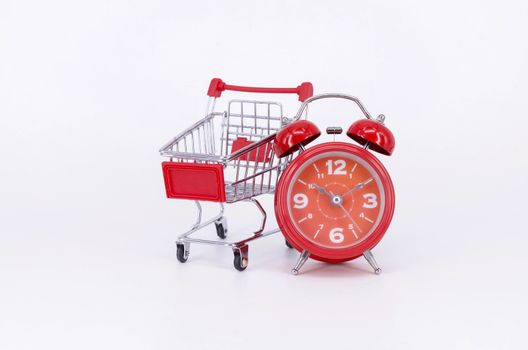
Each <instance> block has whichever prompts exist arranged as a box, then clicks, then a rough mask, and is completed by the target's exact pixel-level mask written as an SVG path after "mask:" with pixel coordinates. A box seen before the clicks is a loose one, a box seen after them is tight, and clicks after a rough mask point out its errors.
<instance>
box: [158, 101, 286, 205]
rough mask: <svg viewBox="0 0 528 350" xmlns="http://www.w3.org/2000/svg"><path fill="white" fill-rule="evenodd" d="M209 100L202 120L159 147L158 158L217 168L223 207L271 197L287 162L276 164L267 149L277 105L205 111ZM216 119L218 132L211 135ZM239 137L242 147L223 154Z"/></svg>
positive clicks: (243, 104) (278, 118)
mask: <svg viewBox="0 0 528 350" xmlns="http://www.w3.org/2000/svg"><path fill="white" fill-rule="evenodd" d="M215 100H216V99H212V101H210V102H209V106H210V107H208V114H207V115H206V116H205V117H204V118H203V119H202V120H200V121H198V122H197V123H195V124H193V125H192V126H191V127H189V128H188V129H186V130H184V131H183V132H182V133H180V134H179V135H177V136H176V137H174V138H173V139H171V140H170V141H169V142H167V143H166V144H165V145H163V146H162V147H161V149H160V154H161V155H162V156H164V157H169V158H170V160H171V161H176V162H192V163H202V164H222V165H223V166H224V178H225V193H226V203H234V202H237V201H241V200H245V199H248V198H252V197H254V196H258V195H261V194H266V193H273V192H274V190H275V186H276V184H277V182H278V179H279V176H280V172H281V171H282V170H283V169H284V168H285V167H286V165H287V164H288V163H289V162H290V161H291V159H292V156H289V157H286V158H282V159H280V158H278V157H276V156H275V152H274V150H273V142H274V140H275V134H276V132H277V131H278V130H280V128H281V127H282V125H283V118H282V105H281V104H279V103H275V102H266V101H253V100H251V101H250V100H232V101H230V102H229V105H228V110H227V111H226V112H215V111H213V110H211V109H212V108H213V109H214V106H215ZM218 118H221V122H220V127H221V130H220V133H218V132H215V120H218ZM217 124H218V123H217ZM218 136H219V138H218V139H217V138H216V137H218ZM241 138H243V139H245V142H247V143H248V145H247V146H245V147H242V148H241V149H239V150H236V151H235V152H233V153H229V150H230V148H232V147H233V143H234V142H235V140H237V139H241ZM217 141H219V143H218V144H217Z"/></svg>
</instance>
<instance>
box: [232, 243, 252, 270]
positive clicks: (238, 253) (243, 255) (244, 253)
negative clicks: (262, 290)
mask: <svg viewBox="0 0 528 350" xmlns="http://www.w3.org/2000/svg"><path fill="white" fill-rule="evenodd" d="M233 255H234V257H235V258H234V259H233V265H234V266H235V269H237V270H238V271H244V270H245V269H246V267H247V266H248V246H247V245H244V246H242V247H240V248H237V249H233Z"/></svg>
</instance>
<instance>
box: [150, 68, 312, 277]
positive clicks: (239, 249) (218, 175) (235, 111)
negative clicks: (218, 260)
mask: <svg viewBox="0 0 528 350" xmlns="http://www.w3.org/2000/svg"><path fill="white" fill-rule="evenodd" d="M225 90H232V91H239V92H251V93H282V94H297V95H298V97H299V101H305V100H306V99H307V98H309V97H311V96H312V94H313V87H312V84H311V83H302V84H301V85H299V86H297V87H295V88H255V87H245V86H235V85H228V84H225V83H224V82H223V81H222V80H221V79H218V78H215V79H213V80H211V83H210V85H209V90H208V92H207V95H208V96H209V101H208V105H207V112H206V116H205V117H204V118H203V119H202V120H200V121H198V122H197V123H196V124H194V125H192V126H191V127H190V128H188V129H187V130H185V131H183V132H182V133H181V134H179V135H178V136H176V137H175V138H173V139H172V140H170V141H169V142H168V143H167V144H165V145H164V146H163V147H162V148H161V149H160V154H161V155H162V156H164V157H168V158H169V160H168V161H166V162H163V163H162V169H163V177H164V181H165V189H166V193H167V197H168V198H179V199H188V200H194V201H195V203H196V206H197V208H198V219H197V221H196V223H195V224H194V225H193V226H192V227H191V229H190V230H189V231H187V232H185V233H183V234H182V235H180V236H179V237H178V239H177V241H176V256H177V258H178V260H179V261H180V262H182V263H183V262H185V261H187V258H188V257H189V248H190V244H191V243H201V244H211V245H219V246H225V247H230V248H231V249H232V250H233V253H234V262H233V263H234V266H235V268H236V269H237V270H239V271H242V270H244V269H245V268H246V267H247V265H248V243H249V242H250V241H252V240H255V239H257V238H261V237H265V236H268V235H271V234H274V233H276V232H279V229H278V228H277V229H272V230H268V231H264V228H265V224H266V211H265V210H264V208H263V207H262V205H261V204H260V203H259V201H258V200H257V199H255V197H257V196H259V195H262V194H267V193H273V192H274V190H275V186H276V184H277V181H278V179H279V176H280V173H281V171H282V170H284V168H285V167H286V166H287V164H288V163H289V162H290V161H291V159H292V157H293V155H290V156H287V157H284V158H278V157H276V155H275V152H274V150H273V142H274V140H275V133H276V132H277V131H279V130H280V128H281V127H282V126H284V125H285V124H287V123H288V122H289V120H288V119H287V118H284V117H283V114H282V105H281V104H280V103H277V102H266V101H255V100H240V99H237V100H231V101H229V103H228V105H227V110H226V111H216V110H215V105H216V100H217V98H219V97H220V96H221V94H222V92H223V91H225ZM200 201H211V202H218V203H219V204H220V213H219V214H218V215H216V216H215V217H213V218H211V219H209V220H202V206H201V204H200ZM238 201H249V202H252V203H253V204H254V205H255V206H256V207H257V208H258V210H259V211H260V213H261V214H262V221H261V225H260V227H259V229H258V230H257V231H255V232H254V233H253V234H252V235H251V236H249V237H247V238H245V239H243V240H241V241H238V242H227V241H225V240H224V239H225V238H226V234H227V221H226V218H225V216H224V205H223V203H234V202H238ZM211 224H214V225H215V226H216V232H217V235H218V237H219V238H220V239H222V240H206V239H199V238H192V237H191V235H192V234H193V233H195V232H197V231H199V230H200V229H202V228H204V227H206V226H208V225H211Z"/></svg>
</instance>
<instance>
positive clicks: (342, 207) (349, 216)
mask: <svg viewBox="0 0 528 350" xmlns="http://www.w3.org/2000/svg"><path fill="white" fill-rule="evenodd" d="M339 207H340V208H341V209H343V211H344V212H345V214H346V216H347V217H348V219H349V220H350V221H351V222H352V225H354V226H356V228H357V229H358V231H359V233H363V231H361V228H360V227H359V225H358V224H357V223H356V220H354V219H353V218H352V216H351V215H350V213H349V212H348V211H347V210H346V209H345V207H344V206H343V204H342V203H339ZM352 233H353V234H354V236H355V237H356V239H357V238H358V236H357V235H356V233H355V232H354V231H352Z"/></svg>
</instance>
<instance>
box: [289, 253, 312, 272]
mask: <svg viewBox="0 0 528 350" xmlns="http://www.w3.org/2000/svg"><path fill="white" fill-rule="evenodd" d="M308 257H310V252H309V251H307V250H303V252H302V253H301V255H300V256H299V260H297V263H296V264H295V266H294V267H293V269H292V270H291V273H292V274H293V275H298V274H299V271H300V270H301V268H302V266H303V265H304V263H305V262H306V260H308Z"/></svg>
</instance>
